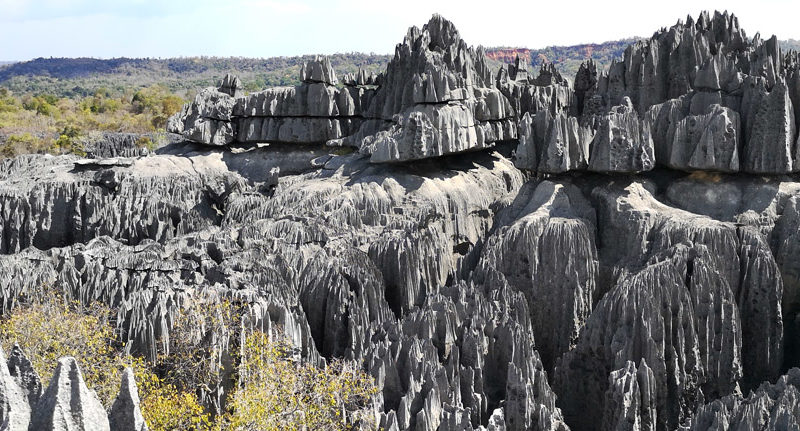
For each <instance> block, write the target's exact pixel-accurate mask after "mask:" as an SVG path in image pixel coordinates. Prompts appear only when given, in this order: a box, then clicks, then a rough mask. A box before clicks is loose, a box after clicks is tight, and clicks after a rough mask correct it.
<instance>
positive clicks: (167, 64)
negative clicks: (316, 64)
mask: <svg viewBox="0 0 800 431" xmlns="http://www.w3.org/2000/svg"><path fill="white" fill-rule="evenodd" d="M329 58H330V60H331V64H332V65H333V67H334V69H335V70H336V73H337V74H339V75H343V74H345V73H350V72H352V73H355V72H358V69H359V68H363V69H365V70H367V71H368V72H374V73H379V72H381V71H383V69H385V68H386V64H387V63H388V62H389V59H390V56H388V55H376V54H360V53H345V54H334V55H331V56H329ZM310 59H313V56H309V55H306V56H298V57H273V58H241V57H227V58H219V57H187V58H173V59H164V60H160V59H136V58H115V59H110V60H100V59H93V58H37V59H35V60H31V61H26V62H22V63H15V64H12V65H8V66H5V67H0V85H1V86H4V87H6V88H8V89H10V90H12V91H13V92H15V93H17V94H25V93H30V94H42V93H47V94H54V95H56V96H58V97H62V98H64V97H66V98H75V97H89V96H92V95H94V94H95V92H96V91H97V90H98V89H99V88H107V89H109V90H111V92H112V94H124V93H125V92H127V91H130V90H131V89H133V90H134V91H137V90H138V89H141V88H146V87H151V86H153V85H161V86H164V87H165V88H166V89H168V91H169V92H172V93H175V94H176V95H178V96H180V97H182V98H187V97H193V96H194V94H195V93H196V92H197V90H198V89H200V88H203V87H208V86H212V85H217V83H218V81H220V80H221V79H222V78H223V77H224V76H225V74H226V73H233V74H235V75H237V76H238V77H239V79H241V81H242V84H243V85H244V88H245V89H246V90H247V91H256V90H261V89H264V88H266V87H274V86H281V85H296V84H298V83H299V75H300V73H299V71H300V66H301V65H302V64H303V62H304V61H307V60H310Z"/></svg>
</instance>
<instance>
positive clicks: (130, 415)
mask: <svg viewBox="0 0 800 431" xmlns="http://www.w3.org/2000/svg"><path fill="white" fill-rule="evenodd" d="M108 421H109V424H110V426H111V429H114V430H119V431H147V430H148V428H147V424H146V423H145V420H144V417H143V416H142V411H141V409H140V408H139V391H138V390H137V389H136V381H135V380H134V379H133V370H132V369H131V368H126V369H125V371H123V372H122V382H121V384H120V389H119V395H117V398H116V399H115V400H114V404H112V405H111V411H110V412H109V414H108Z"/></svg>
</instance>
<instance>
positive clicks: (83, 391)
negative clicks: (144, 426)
mask: <svg viewBox="0 0 800 431" xmlns="http://www.w3.org/2000/svg"><path fill="white" fill-rule="evenodd" d="M31 429H36V430H42V431H67V430H85V431H90V430H99V431H103V430H110V429H111V428H110V427H109V422H108V416H106V411H105V409H104V408H103V405H102V404H101V403H100V400H98V399H97V395H96V394H95V393H94V391H91V390H89V389H88V388H87V387H86V383H84V381H83V375H82V374H81V370H80V369H79V368H78V363H77V362H76V361H75V359H74V358H69V357H66V358H61V359H59V360H58V367H57V368H56V371H55V372H54V373H53V378H52V380H50V385H49V386H48V387H47V390H45V391H44V394H42V398H41V399H40V400H39V402H38V403H37V404H36V407H35V408H34V409H33V415H32V418H31Z"/></svg>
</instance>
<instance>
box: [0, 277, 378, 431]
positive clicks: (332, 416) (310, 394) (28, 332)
mask: <svg viewBox="0 0 800 431" xmlns="http://www.w3.org/2000/svg"><path fill="white" fill-rule="evenodd" d="M34 298H35V299H34ZM190 304H192V305H191V306H189V307H188V308H187V309H184V310H182V312H181V313H180V314H179V315H178V316H177V317H176V319H175V321H174V322H173V324H172V330H171V334H170V335H171V336H170V338H169V342H168V343H166V346H165V344H164V343H163V342H159V343H157V344H158V345H159V346H162V348H164V347H166V348H165V350H164V351H162V352H158V354H157V357H156V358H154V359H153V358H150V359H145V358H141V357H135V356H129V355H126V354H125V353H124V346H123V345H122V343H120V342H119V340H118V339H117V338H116V335H115V333H114V331H113V329H112V327H113V325H112V324H113V314H112V312H111V310H110V309H108V308H107V307H105V306H102V305H99V304H96V303H95V304H90V305H85V304H82V303H81V302H79V301H70V300H67V299H66V298H65V297H64V296H63V293H62V292H58V291H57V290H56V289H52V288H47V287H43V288H41V289H40V290H38V291H37V292H32V293H31V295H29V296H27V297H23V298H22V299H21V303H20V304H18V306H17V307H16V308H15V309H14V310H13V311H12V312H10V313H7V314H6V315H5V316H3V317H2V319H0V343H2V346H3V348H4V349H6V351H8V350H10V349H11V347H12V346H13V344H14V343H19V344H20V346H21V347H22V348H23V350H24V351H25V353H26V355H27V356H28V357H29V359H30V360H31V362H32V363H33V366H34V369H35V370H36V371H37V372H38V373H39V375H40V376H41V378H42V381H43V383H44V384H45V385H46V384H47V382H48V381H49V379H50V378H51V376H52V374H53V372H54V371H55V367H56V365H57V359H58V358H60V357H62V356H73V357H75V359H76V360H77V361H78V363H79V365H80V367H81V370H82V372H83V375H84V379H85V381H86V384H87V386H88V387H89V388H91V389H93V390H94V391H95V392H97V394H98V397H99V398H100V400H101V402H102V403H103V405H105V406H106V407H107V408H108V407H110V406H111V404H112V403H113V400H114V398H115V397H116V395H117V393H118V390H119V382H120V375H121V372H122V370H124V368H125V367H132V368H133V370H134V374H135V377H136V381H137V385H138V388H139V396H140V399H141V409H142V414H143V415H144V417H145V419H146V420H147V422H148V425H149V427H150V429H151V430H153V431H166V430H196V431H211V430H221V429H235V430H255V429H257V430H266V431H269V430H288V429H325V430H346V429H353V428H354V426H356V425H364V426H365V427H366V426H368V425H369V417H370V410H369V406H370V403H371V400H372V397H373V396H375V395H376V394H377V389H376V387H375V383H374V381H373V379H372V378H371V377H369V376H368V375H367V374H366V373H364V372H363V371H362V370H361V369H359V368H358V367H357V366H356V365H355V364H353V363H350V362H344V361H333V362H332V363H331V364H329V365H327V366H324V367H315V366H312V365H310V364H308V363H304V362H302V361H299V360H298V359H297V358H295V357H294V355H292V348H291V346H290V345H289V343H288V342H287V341H286V340H285V339H283V338H282V337H280V336H278V337H275V338H271V337H269V336H267V335H266V334H264V333H261V332H257V331H256V332H248V333H247V334H242V333H241V318H242V309H241V307H239V306H237V305H236V304H232V303H230V302H225V301H222V302H220V301H218V300H217V299H215V297H205V296H200V295H198V296H197V297H196V298H193V300H192V301H190ZM200 328H202V329H200ZM243 335H244V336H243ZM222 340H227V342H222ZM239 340H243V345H241V346H240V345H239V344H240V342H239ZM162 341H163V340H162ZM223 344H227V345H228V349H227V350H226V351H224V352H223V351H222V350H221V348H220V346H221V345H223ZM167 352H168V353H167ZM223 364H229V365H227V367H228V368H226V365H223ZM220 385H223V386H226V387H230V388H231V391H232V392H230V393H228V395H227V397H228V398H227V399H228V402H227V409H226V410H225V411H224V412H223V414H221V415H217V416H216V417H213V416H212V415H211V414H210V412H209V411H208V410H207V409H206V408H204V406H203V405H201V402H200V399H201V397H200V396H199V394H201V393H209V391H210V390H211V388H216V387H218V386H220Z"/></svg>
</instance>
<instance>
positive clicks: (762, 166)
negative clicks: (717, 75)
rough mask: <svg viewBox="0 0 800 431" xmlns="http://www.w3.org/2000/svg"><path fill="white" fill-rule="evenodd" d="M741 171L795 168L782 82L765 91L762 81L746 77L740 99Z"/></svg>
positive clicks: (790, 119)
mask: <svg viewBox="0 0 800 431" xmlns="http://www.w3.org/2000/svg"><path fill="white" fill-rule="evenodd" d="M742 118H743V123H744V137H745V146H744V151H743V152H744V154H743V157H742V159H743V160H742V162H743V170H744V171H746V172H752V173H758V174H762V173H778V174H781V173H788V172H795V171H797V170H798V169H800V167H798V163H797V159H798V148H797V140H796V134H795V133H796V130H797V129H796V127H797V126H796V124H795V119H794V108H793V106H792V101H791V98H790V97H789V91H788V88H787V86H786V82H785V81H784V80H781V81H779V82H778V83H776V84H775V86H774V87H772V88H771V89H770V90H768V87H767V81H766V79H765V78H760V77H748V78H747V79H746V80H745V84H744V96H743V99H742Z"/></svg>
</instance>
